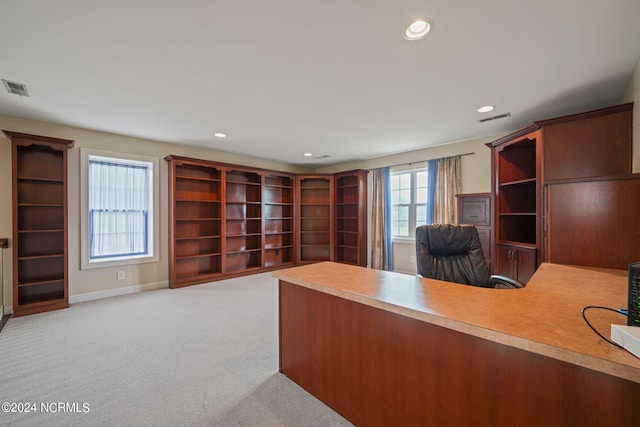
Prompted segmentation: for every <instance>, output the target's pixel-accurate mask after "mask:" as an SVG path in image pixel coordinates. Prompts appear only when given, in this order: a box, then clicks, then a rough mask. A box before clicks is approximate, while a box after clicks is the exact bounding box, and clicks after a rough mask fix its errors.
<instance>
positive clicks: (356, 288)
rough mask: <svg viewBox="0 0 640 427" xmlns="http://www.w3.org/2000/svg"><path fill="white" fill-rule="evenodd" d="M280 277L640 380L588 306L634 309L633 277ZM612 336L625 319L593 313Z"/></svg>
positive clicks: (360, 273) (321, 271) (324, 273)
mask: <svg viewBox="0 0 640 427" xmlns="http://www.w3.org/2000/svg"><path fill="white" fill-rule="evenodd" d="M273 276H274V277H276V278H277V279H279V280H283V281H286V282H290V283H293V284H296V285H299V286H304V287H307V288H310V289H314V290H317V291H320V292H324V293H327V294H330V295H335V296H338V297H341V298H345V299H348V300H351V301H355V302H359V303H361V304H366V305H369V306H372V307H377V308H380V309H383V310H386V311H389V312H393V313H397V314H401V315H404V316H407V317H411V318H414V319H418V320H421V321H424V322H428V323H431V324H434V325H438V326H442V327H445V328H448V329H452V330H456V331H460V332H463V333H467V334H470V335H473V336H477V337H480V338H484V339H488V340H491V341H494V342H497V343H501V344H505V345H509V346H512V347H516V348H520V349H523V350H527V351H530V352H533V353H537V354H541V355H544V356H548V357H551V358H554V359H558V360H562V361H565V362H568V363H572V364H575V365H578V366H583V367H586V368H590V369H593V370H595V371H600V372H603V373H606V374H609V375H614V376H617V377H620V378H624V379H627V380H630V381H633V382H636V383H640V359H638V358H636V357H635V356H633V355H632V354H631V353H628V352H627V351H626V350H623V349H620V348H617V347H614V346H613V345H611V344H609V343H607V342H606V341H604V340H602V339H601V338H600V337H598V336H597V335H596V334H595V333H594V332H593V331H591V329H589V327H588V326H587V325H586V323H585V322H584V320H583V319H582V315H581V311H582V308H583V307H585V306H588V305H599V306H605V307H611V308H615V309H617V308H626V306H627V272H626V270H610V269H600V268H590V267H576V266H566V265H558V264H547V263H543V264H542V265H541V266H540V267H539V268H538V270H537V271H536V273H535V274H534V276H533V277H532V278H531V280H530V281H529V283H528V284H527V286H526V287H525V288H523V289H518V290H507V289H504V290H503V289H487V288H479V287H473V286H465V285H459V284H456V283H450V282H443V281H439V280H432V279H421V278H418V277H415V276H411V275H407V274H401V273H393V272H388V271H380V270H373V269H368V268H363V267H356V266H352V265H346V264H339V263H333V262H321V263H317V264H309V265H305V266H300V267H293V268H288V269H285V270H278V271H275V272H273ZM587 317H588V318H589V320H590V321H591V323H592V324H593V325H594V327H596V328H597V329H598V331H599V332H600V333H601V334H602V335H604V336H605V337H609V336H610V325H611V324H612V323H616V324H625V323H626V318H625V317H624V316H622V315H619V314H616V313H613V312H609V311H604V310H591V311H589V312H587Z"/></svg>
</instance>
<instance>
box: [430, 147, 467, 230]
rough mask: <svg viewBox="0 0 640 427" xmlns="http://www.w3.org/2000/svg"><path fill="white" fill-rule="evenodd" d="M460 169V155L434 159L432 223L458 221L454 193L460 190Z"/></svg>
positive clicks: (454, 222)
mask: <svg viewBox="0 0 640 427" xmlns="http://www.w3.org/2000/svg"><path fill="white" fill-rule="evenodd" d="M460 169H461V168H460V156H452V157H446V158H443V159H437V160H436V175H437V176H436V191H435V200H434V212H433V222H434V224H456V223H457V222H458V220H457V216H458V205H457V198H456V194H458V193H460V190H461V184H460V182H461V171H460Z"/></svg>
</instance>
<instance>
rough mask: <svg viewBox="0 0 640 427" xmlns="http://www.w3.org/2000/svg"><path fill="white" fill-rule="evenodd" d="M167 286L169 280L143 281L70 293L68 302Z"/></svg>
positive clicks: (73, 302) (72, 302) (91, 299)
mask: <svg viewBox="0 0 640 427" xmlns="http://www.w3.org/2000/svg"><path fill="white" fill-rule="evenodd" d="M168 287H169V282H168V281H165V282H156V283H145V284H144V285H135V286H127V287H124V288H117V289H108V290H106V291H98V292H88V293H86V294H79V295H71V296H70V297H69V304H75V303H77V302H85V301H93V300H97V299H102V298H109V297H117V296H120V295H128V294H135V293H137V292H144V291H153V290H156V289H165V288H168Z"/></svg>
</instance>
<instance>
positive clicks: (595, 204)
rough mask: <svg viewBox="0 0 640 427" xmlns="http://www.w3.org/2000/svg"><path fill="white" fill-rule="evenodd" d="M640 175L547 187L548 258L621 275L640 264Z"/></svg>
mask: <svg viewBox="0 0 640 427" xmlns="http://www.w3.org/2000/svg"><path fill="white" fill-rule="evenodd" d="M637 194H640V176H639V175H632V176H628V177H626V178H612V179H598V180H594V181H584V182H566V183H562V184H561V183H558V184H553V185H549V186H547V193H546V195H547V198H546V200H547V203H546V204H547V207H548V210H549V211H548V213H547V223H548V224H547V228H548V230H547V235H548V236H549V238H548V243H547V259H548V261H549V262H553V263H558V264H574V265H587V266H591V267H604V268H618V269H624V270H626V269H627V268H628V266H629V264H630V263H632V262H638V261H639V260H640V215H638V212H640V198H638V197H635V196H636V195H637Z"/></svg>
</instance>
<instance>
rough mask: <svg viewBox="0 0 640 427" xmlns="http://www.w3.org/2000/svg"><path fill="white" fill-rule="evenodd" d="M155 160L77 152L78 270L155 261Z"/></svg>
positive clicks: (94, 152)
mask: <svg viewBox="0 0 640 427" xmlns="http://www.w3.org/2000/svg"><path fill="white" fill-rule="evenodd" d="M157 163H158V161H157V159H153V158H150V159H148V158H141V157H139V156H125V155H119V154H115V153H104V152H98V151H95V150H87V149H83V151H82V175H83V176H82V186H83V188H82V194H83V195H84V200H83V203H82V206H83V215H82V219H83V227H82V230H83V233H82V234H83V236H82V242H83V250H82V268H94V267H107V266H112V265H121V264H132V263H138V262H149V261H156V260H158V259H159V257H158V255H157V254H158V251H157V248H156V244H155V242H156V241H157V239H156V238H155V236H157V234H158V233H157V225H156V224H155V223H156V222H157V221H154V213H155V212H157V207H156V206H157V201H156V200H157V197H154V196H155V192H156V188H157V184H156V182H157Z"/></svg>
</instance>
